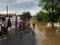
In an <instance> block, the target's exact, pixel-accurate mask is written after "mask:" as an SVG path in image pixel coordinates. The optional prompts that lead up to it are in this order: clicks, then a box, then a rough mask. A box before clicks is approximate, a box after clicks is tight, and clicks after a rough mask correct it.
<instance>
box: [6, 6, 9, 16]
mask: <svg viewBox="0 0 60 45" xmlns="http://www.w3.org/2000/svg"><path fill="white" fill-rule="evenodd" d="M6 11H7V16H8V5H7V6H6ZM8 17H9V16H8Z"/></svg>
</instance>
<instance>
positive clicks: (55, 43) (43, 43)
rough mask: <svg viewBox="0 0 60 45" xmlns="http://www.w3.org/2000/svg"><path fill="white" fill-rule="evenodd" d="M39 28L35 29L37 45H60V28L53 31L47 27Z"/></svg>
mask: <svg viewBox="0 0 60 45" xmlns="http://www.w3.org/2000/svg"><path fill="white" fill-rule="evenodd" d="M39 26H40V27H39ZM39 26H36V27H37V28H36V29H35V33H36V39H37V45H60V30H59V29H60V28H57V29H56V28H54V29H51V28H47V27H46V26H45V25H43V26H41V25H39ZM44 26H45V27H44Z"/></svg>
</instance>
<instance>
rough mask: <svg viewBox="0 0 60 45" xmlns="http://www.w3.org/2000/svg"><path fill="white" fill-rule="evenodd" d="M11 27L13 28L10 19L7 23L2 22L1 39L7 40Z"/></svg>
mask: <svg viewBox="0 0 60 45" xmlns="http://www.w3.org/2000/svg"><path fill="white" fill-rule="evenodd" d="M9 27H11V20H10V18H9V19H8V20H5V21H3V20H2V23H1V31H0V37H2V38H5V37H6V36H7V34H8V28H9Z"/></svg>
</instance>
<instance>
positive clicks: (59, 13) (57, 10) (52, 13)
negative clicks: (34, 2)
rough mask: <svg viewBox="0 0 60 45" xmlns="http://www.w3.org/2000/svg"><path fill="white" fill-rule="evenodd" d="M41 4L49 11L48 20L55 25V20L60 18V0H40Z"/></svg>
mask: <svg viewBox="0 0 60 45" xmlns="http://www.w3.org/2000/svg"><path fill="white" fill-rule="evenodd" d="M39 6H41V7H42V9H43V10H45V11H46V12H47V13H48V15H47V17H49V18H48V19H49V20H48V21H49V22H51V23H52V27H54V22H58V20H59V19H60V0H39ZM46 20H47V19H46Z"/></svg>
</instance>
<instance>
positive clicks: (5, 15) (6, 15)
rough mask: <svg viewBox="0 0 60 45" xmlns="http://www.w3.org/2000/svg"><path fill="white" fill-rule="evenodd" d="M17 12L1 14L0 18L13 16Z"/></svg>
mask: <svg viewBox="0 0 60 45" xmlns="http://www.w3.org/2000/svg"><path fill="white" fill-rule="evenodd" d="M14 15H15V14H0V18H5V17H12V16H14Z"/></svg>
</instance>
